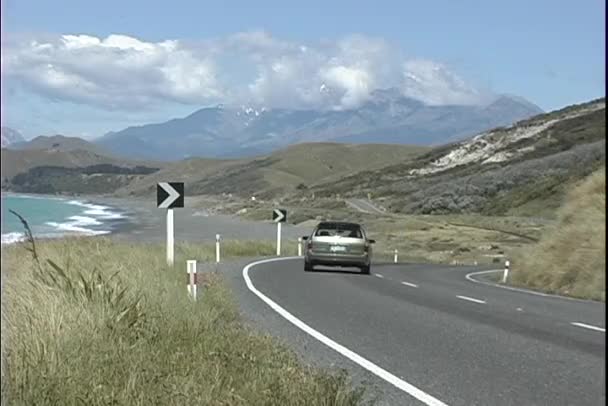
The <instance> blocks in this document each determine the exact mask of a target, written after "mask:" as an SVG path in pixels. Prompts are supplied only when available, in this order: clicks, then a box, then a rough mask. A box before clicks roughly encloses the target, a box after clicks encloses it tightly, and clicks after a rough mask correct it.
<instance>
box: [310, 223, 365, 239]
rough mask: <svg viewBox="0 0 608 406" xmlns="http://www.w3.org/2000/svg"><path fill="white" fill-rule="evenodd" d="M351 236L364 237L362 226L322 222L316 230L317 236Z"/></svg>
mask: <svg viewBox="0 0 608 406" xmlns="http://www.w3.org/2000/svg"><path fill="white" fill-rule="evenodd" d="M338 235H339V236H341V237H350V238H363V234H362V232H361V227H360V226H358V225H356V224H334V223H327V224H320V225H319V228H318V229H317V231H316V232H315V236H317V237H333V236H338Z"/></svg>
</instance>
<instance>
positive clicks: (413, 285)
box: [401, 282, 418, 288]
mask: <svg viewBox="0 0 608 406" xmlns="http://www.w3.org/2000/svg"><path fill="white" fill-rule="evenodd" d="M401 284H402V285H405V286H409V287H412V288H417V287H418V285H416V284H415V283H409V282H401Z"/></svg>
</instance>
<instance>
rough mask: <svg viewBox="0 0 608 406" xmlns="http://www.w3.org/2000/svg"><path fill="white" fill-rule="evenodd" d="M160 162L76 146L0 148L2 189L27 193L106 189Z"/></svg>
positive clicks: (139, 175)
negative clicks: (100, 152)
mask: <svg viewBox="0 0 608 406" xmlns="http://www.w3.org/2000/svg"><path fill="white" fill-rule="evenodd" d="M164 165H166V163H156V162H140V161H130V160H124V159H120V158H115V157H109V156H106V155H99V154H97V153H95V152H91V151H85V150H79V149H77V150H69V151H63V150H57V149H24V150H12V149H2V189H3V190H10V191H15V192H27V193H68V194H73V193H76V194H78V193H93V194H95V193H110V192H113V191H114V190H116V189H117V188H119V187H121V186H125V185H128V184H130V183H131V182H132V181H133V180H135V179H138V178H140V177H142V176H145V175H146V174H149V173H151V172H155V171H157V170H158V169H160V168H162V167H163V166H164Z"/></svg>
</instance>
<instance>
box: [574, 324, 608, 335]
mask: <svg viewBox="0 0 608 406" xmlns="http://www.w3.org/2000/svg"><path fill="white" fill-rule="evenodd" d="M570 324H572V325H573V326H577V327H582V328H586V329H589V330H595V331H601V332H602V333H605V332H606V329H605V328H601V327H596V326H592V325H591V324H585V323H570Z"/></svg>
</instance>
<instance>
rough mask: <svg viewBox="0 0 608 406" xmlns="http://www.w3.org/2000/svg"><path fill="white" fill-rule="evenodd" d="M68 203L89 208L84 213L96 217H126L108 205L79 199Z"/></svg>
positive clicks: (105, 218) (107, 218)
mask: <svg viewBox="0 0 608 406" xmlns="http://www.w3.org/2000/svg"><path fill="white" fill-rule="evenodd" d="M67 203H68V204H71V205H73V206H80V207H84V208H85V209H87V210H85V211H84V214H88V215H90V216H95V217H98V218H100V219H103V220H113V219H122V218H124V216H123V215H122V214H120V213H116V212H113V211H111V210H110V207H108V206H102V205H99V204H91V203H85V202H81V201H79V200H70V201H69V202H67Z"/></svg>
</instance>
